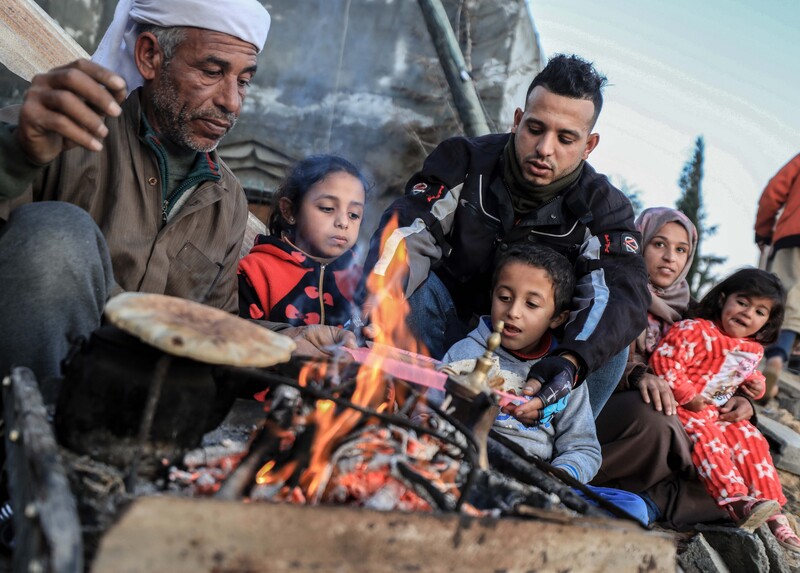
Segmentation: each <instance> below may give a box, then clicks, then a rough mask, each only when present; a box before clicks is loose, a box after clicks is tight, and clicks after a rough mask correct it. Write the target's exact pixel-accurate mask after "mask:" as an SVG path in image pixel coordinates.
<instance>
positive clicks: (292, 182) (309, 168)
mask: <svg viewBox="0 0 800 573" xmlns="http://www.w3.org/2000/svg"><path fill="white" fill-rule="evenodd" d="M332 173H347V174H349V175H352V176H353V177H355V178H356V179H358V180H359V181H360V182H361V184H362V185H363V186H364V193H366V192H367V189H368V188H369V186H368V185H367V180H366V179H365V178H364V175H363V174H362V173H361V171H359V169H358V167H356V166H355V165H353V164H352V163H350V162H349V161H348V160H347V159H344V158H343V157H339V156H338V155H310V156H308V157H306V158H305V159H302V160H300V161H298V162H297V163H296V164H295V165H294V166H293V167H292V169H291V171H290V172H289V174H288V175H287V176H286V178H285V179H284V180H283V182H281V184H280V186H279V187H278V189H277V190H276V191H275V194H274V195H273V196H272V214H271V215H270V218H269V232H270V234H272V235H275V236H277V237H280V236H281V233H287V234H288V235H289V237H290V238H292V237H293V236H294V225H291V224H289V222H288V221H287V220H286V219H284V218H283V215H281V210H280V201H281V199H282V198H284V197H286V198H287V199H289V200H290V201H291V202H292V214H293V215H294V216H295V217H297V213H298V211H299V210H300V205H301V203H302V202H303V198H304V197H305V195H306V193H308V190H309V189H311V187H313V186H314V185H316V184H317V183H319V182H320V181H322V180H323V179H325V178H326V177H327V176H328V175H331V174H332Z"/></svg>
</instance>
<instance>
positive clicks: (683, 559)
mask: <svg viewBox="0 0 800 573" xmlns="http://www.w3.org/2000/svg"><path fill="white" fill-rule="evenodd" d="M678 564H679V565H680V566H681V568H682V569H683V571H685V572H686V573H728V572H729V571H730V569H728V566H727V565H725V561H723V559H722V556H721V555H720V554H719V553H717V550H716V549H714V548H713V547H711V545H709V543H708V541H706V538H705V537H703V534H702V533H699V534H697V535H695V536H694V537H693V538H692V540H691V541H690V542H689V544H688V545H687V546H686V550H685V551H684V552H683V553H681V554H680V555H678Z"/></svg>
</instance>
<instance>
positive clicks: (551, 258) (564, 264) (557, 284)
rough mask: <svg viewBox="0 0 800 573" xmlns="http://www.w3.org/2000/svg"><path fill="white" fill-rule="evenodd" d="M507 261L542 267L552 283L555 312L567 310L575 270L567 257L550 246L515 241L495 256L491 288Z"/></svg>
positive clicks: (556, 313)
mask: <svg viewBox="0 0 800 573" xmlns="http://www.w3.org/2000/svg"><path fill="white" fill-rule="evenodd" d="M509 263H522V264H525V265H529V266H531V267H536V268H538V269H544V270H545V271H546V272H547V275H548V276H549V277H550V281H551V282H552V283H553V299H554V301H555V312H554V313H553V315H554V316H555V315H558V314H560V313H562V312H563V311H565V310H568V309H569V307H570V303H571V302H572V291H573V290H574V289H575V270H574V269H573V268H572V265H571V264H570V262H569V260H567V258H566V257H565V256H564V255H562V254H560V253H557V252H556V251H554V250H553V249H551V248H550V247H545V246H544V245H537V244H534V243H515V244H513V245H509V246H508V248H507V249H505V250H500V251H498V253H497V257H496V258H495V265H494V275H492V290H494V287H495V285H497V277H498V276H499V275H500V271H501V270H502V268H503V267H504V266H506V265H507V264H509Z"/></svg>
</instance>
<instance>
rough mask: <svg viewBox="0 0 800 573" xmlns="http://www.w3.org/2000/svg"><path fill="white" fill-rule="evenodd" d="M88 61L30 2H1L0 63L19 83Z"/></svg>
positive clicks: (55, 23) (67, 37)
mask: <svg viewBox="0 0 800 573" xmlns="http://www.w3.org/2000/svg"><path fill="white" fill-rule="evenodd" d="M88 57H89V54H87V53H86V51H85V50H84V49H83V48H81V46H80V45H79V44H78V43H77V42H76V41H75V40H73V39H72V37H71V36H70V35H69V34H67V33H66V32H65V31H64V29H63V28H62V27H61V26H59V24H58V22H56V21H55V20H53V19H52V18H51V17H50V16H49V15H48V14H47V13H46V12H45V11H44V10H42V9H41V8H40V7H39V5H38V4H36V2H34V1H33V0H3V1H2V2H0V63H2V64H3V65H5V66H6V67H7V68H8V69H9V70H11V71H12V72H14V73H15V74H17V75H18V76H19V77H21V78H22V79H25V80H28V81H30V80H31V78H33V76H34V75H36V74H38V73H40V72H45V71H47V70H50V69H52V68H55V67H57V66H62V65H64V64H67V63H69V62H71V61H73V60H77V59H80V58H88Z"/></svg>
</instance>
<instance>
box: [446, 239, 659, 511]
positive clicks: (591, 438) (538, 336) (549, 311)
mask: <svg viewBox="0 0 800 573" xmlns="http://www.w3.org/2000/svg"><path fill="white" fill-rule="evenodd" d="M574 287H575V272H574V270H573V268H572V265H571V264H570V263H569V261H568V260H567V259H566V258H565V257H564V256H563V255H560V254H558V253H556V252H555V251H554V250H553V249H551V248H549V247H545V246H541V245H534V244H530V243H519V244H515V245H512V246H509V247H508V248H507V249H506V250H504V251H501V252H500V254H499V256H498V258H497V262H496V265H495V271H494V276H493V277H492V292H491V317H489V316H482V317H481V319H480V322H479V324H478V327H477V328H476V329H475V330H473V331H472V332H470V333H469V335H468V336H467V338H465V339H463V340H461V341H459V342H457V343H456V344H454V345H453V346H452V347H451V348H450V350H448V351H447V353H446V354H445V356H444V359H443V361H444V362H448V363H454V362H461V361H468V362H470V364H464V363H461V364H459V365H458V366H455V368H454V369H455V370H459V371H464V370H469V369H470V367H471V366H473V364H472V363H474V359H475V358H477V357H478V356H480V355H481V354H483V352H484V351H485V349H486V340H487V338H488V337H489V335H490V334H492V325H493V324H496V323H497V321H500V320H502V321H503V330H502V333H501V343H500V347H498V349H497V350H496V351H495V355H496V356H497V358H498V360H499V367H500V370H501V371H502V375H503V378H504V387H503V390H505V391H507V392H513V393H515V394H519V395H521V396H523V397H521V399H520V401H521V403H522V404H524V403H525V402H524V400H525V397H529V396H532V395H533V394H535V393H536V392H538V391H539V388H538V387H534V386H536V385H537V384H538V383H537V382H536V381H534V380H528V381H527V382H526V379H527V377H528V372H529V370H530V368H531V366H532V365H533V364H534V363H535V362H536V361H538V360H540V359H541V358H542V357H544V356H547V355H548V353H550V352H551V351H552V350H553V349H554V348H555V347H556V345H557V342H556V339H555V336H554V335H553V330H555V329H556V328H558V327H559V326H561V325H562V324H563V323H564V322H565V321H566V320H567V318H568V316H569V305H570V303H571V300H572V291H573V289H574ZM563 400H564V401H565V402H566V405H564V404H561V406H562V408H561V409H559V410H558V411H557V412H555V413H550V414H549V415H548V412H547V410H545V412H544V414H545V417H544V418H543V419H542V420H541V421H537V420H536V419H535V418H533V417H531V416H530V415H529V414H528V413H527V412H526V411H525V409H523V408H521V405H514V404H509V405H508V406H506V407H505V408H504V409H503V412H501V413H500V415H498V416H497V419H496V420H495V422H494V427H495V429H496V430H497V431H498V432H500V433H502V434H505V435H506V436H508V437H509V438H511V439H512V440H514V441H515V442H517V443H518V444H520V445H521V446H522V447H524V448H525V450H526V451H527V452H528V453H530V454H533V455H535V456H538V457H539V458H541V459H543V460H545V461H547V462H549V463H550V464H551V465H553V466H555V467H557V468H560V469H562V470H564V471H565V472H567V473H568V474H570V475H571V476H572V477H574V478H575V479H577V480H578V481H580V482H582V483H587V482H588V481H589V480H591V479H592V478H593V477H594V475H595V473H597V470H598V469H599V468H600V462H601V459H602V458H601V453H600V444H599V443H598V441H597V434H596V432H595V425H594V417H593V416H592V408H591V405H590V404H589V392H588V390H587V388H586V385H581V386H578V387H577V388H575V389H574V390H573V391H572V392H571V393H570V394H569V395H568V396H567V397H565V398H564V399H563ZM554 410H555V409H554ZM592 490H593V491H594V492H595V493H597V494H598V495H600V496H601V497H603V498H605V499H606V500H607V501H609V502H611V503H613V504H615V505H617V506H619V507H621V508H622V509H624V510H625V511H627V512H628V513H630V514H631V515H633V516H634V517H636V518H637V519H639V520H640V521H642V522H644V523H648V522H649V519H648V516H647V509H646V506H645V504H644V501H643V500H642V499H641V498H640V497H639V496H637V495H635V494H632V493H628V492H625V491H621V490H615V489H611V488H596V487H592Z"/></svg>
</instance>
